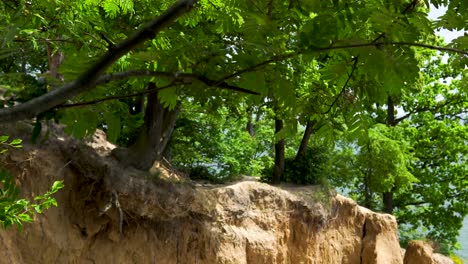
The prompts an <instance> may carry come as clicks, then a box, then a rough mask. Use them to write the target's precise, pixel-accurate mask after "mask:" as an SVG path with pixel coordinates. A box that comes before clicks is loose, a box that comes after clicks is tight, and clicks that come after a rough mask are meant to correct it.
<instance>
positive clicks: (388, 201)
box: [383, 190, 393, 214]
mask: <svg viewBox="0 0 468 264" xmlns="http://www.w3.org/2000/svg"><path fill="white" fill-rule="evenodd" d="M383 203H384V212H385V213H387V214H392V213H393V190H392V191H389V192H384V193H383Z"/></svg>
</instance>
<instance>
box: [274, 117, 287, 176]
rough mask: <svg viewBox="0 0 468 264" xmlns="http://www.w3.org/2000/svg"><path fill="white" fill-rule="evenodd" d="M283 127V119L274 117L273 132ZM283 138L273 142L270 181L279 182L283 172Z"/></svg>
mask: <svg viewBox="0 0 468 264" xmlns="http://www.w3.org/2000/svg"><path fill="white" fill-rule="evenodd" d="M281 129H283V120H281V119H278V118H276V119H275V134H276V133H278V132H279V131H280V130H281ZM285 145H286V141H285V139H284V138H283V139H280V140H279V141H278V142H276V144H275V165H274V167H273V177H272V183H280V182H281V180H282V176H283V172H284V148H285Z"/></svg>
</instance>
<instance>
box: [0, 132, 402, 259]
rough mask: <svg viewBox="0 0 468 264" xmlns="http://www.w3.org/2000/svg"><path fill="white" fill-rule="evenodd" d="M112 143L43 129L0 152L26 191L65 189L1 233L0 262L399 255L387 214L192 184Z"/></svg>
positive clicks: (246, 185)
mask: <svg viewBox="0 0 468 264" xmlns="http://www.w3.org/2000/svg"><path fill="white" fill-rule="evenodd" d="M12 133H13V132H11V131H10V134H12ZM52 134H53V133H52ZM90 145H91V146H92V147H90ZM111 148H113V146H112V145H111V144H109V143H108V142H106V141H105V140H104V138H103V136H102V135H98V136H97V137H95V139H94V140H93V141H92V142H90V143H89V144H88V145H84V144H82V143H80V142H79V141H76V140H73V139H70V138H68V137H65V136H63V135H59V136H53V135H52V136H51V137H50V138H49V140H48V141H47V142H46V143H43V144H42V145H39V146H28V145H25V147H24V148H23V149H19V150H12V151H10V152H9V153H8V155H5V156H4V157H2V161H1V162H2V164H3V165H4V166H6V167H8V168H9V169H10V170H11V171H12V172H13V173H14V175H15V176H16V177H17V181H18V183H19V185H20V186H21V188H22V193H23V195H24V196H26V197H31V196H34V195H38V194H41V193H43V192H45V191H46V190H47V189H48V188H49V187H50V186H51V184H52V182H53V181H55V180H64V183H65V186H66V187H65V189H63V190H62V191H60V192H59V193H58V194H57V195H56V198H57V201H58V203H59V207H58V208H52V209H50V210H48V211H46V212H45V213H44V214H43V215H38V216H37V219H36V221H35V222H34V223H33V224H27V225H25V226H24V231H23V232H18V231H17V230H15V229H10V230H7V231H1V232H0V247H1V248H2V250H1V251H0V263H21V264H23V263H327V264H328V263H356V264H358V263H359V264H363V263H391V264H393V263H395V264H400V263H403V257H402V256H401V254H399V252H400V247H399V244H398V239H397V224H396V221H395V218H394V217H393V216H390V215H385V214H377V213H374V212H372V211H370V210H367V209H365V208H363V207H360V206H358V205H357V204H356V203H355V202H354V201H352V200H351V199H348V198H345V197H342V196H340V195H336V196H334V197H331V198H330V199H328V198H327V197H323V192H321V191H320V188H319V187H314V186H310V187H293V186H279V187H273V186H270V185H267V184H263V183H259V182H255V181H242V182H237V183H233V184H230V185H223V186H220V185H216V186H213V185H203V184H196V183H191V182H187V181H184V179H180V178H177V176H176V175H171V174H170V173H169V172H168V171H166V170H164V169H163V170H162V172H157V170H155V168H153V170H152V171H151V173H150V172H143V171H137V170H135V169H132V168H125V167H122V166H121V165H119V164H118V163H117V162H116V161H115V160H114V159H113V158H112V157H109V156H107V154H108V153H109V151H110V149H111ZM116 201H118V203H117V202H116ZM109 207H110V209H108V210H106V208H109Z"/></svg>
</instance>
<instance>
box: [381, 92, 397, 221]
mask: <svg viewBox="0 0 468 264" xmlns="http://www.w3.org/2000/svg"><path fill="white" fill-rule="evenodd" d="M395 124H396V122H395V104H394V102H393V98H392V97H391V96H388V98H387V126H389V127H393V126H395ZM393 188H394V186H392V188H391V190H390V191H388V192H384V193H383V205H384V212H385V213H387V214H392V213H393Z"/></svg>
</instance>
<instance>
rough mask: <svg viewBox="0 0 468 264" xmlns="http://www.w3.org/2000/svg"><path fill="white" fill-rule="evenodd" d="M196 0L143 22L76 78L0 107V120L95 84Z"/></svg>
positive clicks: (56, 101) (18, 116)
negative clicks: (119, 61)
mask: <svg viewBox="0 0 468 264" xmlns="http://www.w3.org/2000/svg"><path fill="white" fill-rule="evenodd" d="M195 2H197V0H179V1H178V2H177V3H175V4H174V5H173V6H171V7H170V8H169V9H167V10H166V11H165V12H164V13H162V14H161V15H160V16H159V17H157V18H155V19H153V20H152V21H151V22H149V23H147V24H146V25H144V26H143V27H142V28H140V29H139V30H138V31H137V32H135V33H134V34H133V35H131V36H129V37H128V38H127V39H125V40H123V41H122V42H120V43H118V44H117V45H115V46H114V47H113V48H112V49H110V50H109V51H108V52H106V53H105V54H104V55H103V56H102V57H101V58H100V59H99V60H98V61H97V62H96V63H94V64H93V65H92V66H91V67H90V68H89V69H88V70H87V71H85V72H84V73H83V74H81V75H80V76H79V77H78V79H76V80H75V81H73V82H71V83H68V84H65V85H64V86H62V87H60V88H59V89H56V90H53V91H51V92H49V93H47V94H44V95H42V96H40V97H37V98H34V99H32V100H31V101H28V102H26V103H23V104H19V105H17V106H14V107H9V108H4V109H0V122H12V121H17V120H21V119H26V118H32V117H34V116H36V115H38V114H39V113H41V112H44V111H46V110H48V109H51V108H53V107H55V106H57V105H59V104H62V103H63V102H65V101H66V100H68V99H71V98H73V97H75V96H76V95H78V94H81V93H83V92H86V91H89V90H91V89H93V88H94V87H96V81H97V80H98V78H99V76H100V75H101V74H103V73H104V72H105V71H106V70H107V69H108V68H109V67H110V66H111V65H112V64H113V63H115V62H116V61H117V60H118V59H119V58H121V57H122V56H123V55H125V54H127V53H128V52H129V51H131V50H133V49H135V48H136V47H137V46H138V45H140V44H142V43H143V42H145V41H146V40H149V39H153V38H154V37H155V36H156V35H157V34H158V33H159V32H160V31H161V30H162V29H163V28H165V27H166V26H168V25H169V24H170V23H172V22H173V21H175V20H176V19H177V18H178V17H180V16H181V15H183V14H184V13H187V12H188V11H189V10H190V9H191V7H192V6H193V5H194V3H195Z"/></svg>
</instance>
